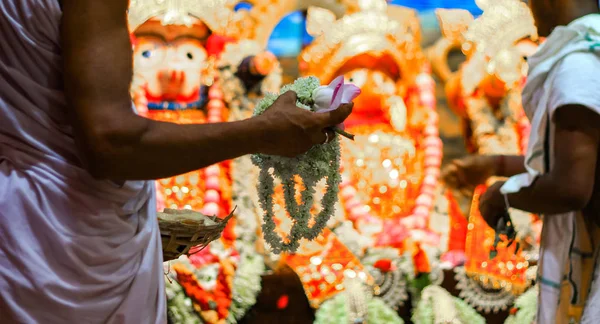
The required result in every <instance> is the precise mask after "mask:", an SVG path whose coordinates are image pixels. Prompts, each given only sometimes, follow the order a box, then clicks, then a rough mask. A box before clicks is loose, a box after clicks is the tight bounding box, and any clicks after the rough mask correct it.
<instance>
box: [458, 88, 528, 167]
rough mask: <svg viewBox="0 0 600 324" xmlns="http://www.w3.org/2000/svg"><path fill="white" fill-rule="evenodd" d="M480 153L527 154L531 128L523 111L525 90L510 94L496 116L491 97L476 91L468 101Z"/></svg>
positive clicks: (503, 101)
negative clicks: (523, 92)
mask: <svg viewBox="0 0 600 324" xmlns="http://www.w3.org/2000/svg"><path fill="white" fill-rule="evenodd" d="M465 106H466V110H467V115H468V116H469V119H470V123H471V127H472V130H473V137H474V140H475V142H476V145H477V146H478V153H479V154H507V155H510V154H523V153H524V152H525V151H526V150H527V141H528V138H529V131H530V125H529V121H528V120H527V116H526V115H525V113H524V111H523V106H522V103H521V91H520V90H518V89H515V90H511V91H509V92H508V93H507V94H506V96H505V97H504V98H502V100H501V102H500V107H499V110H498V112H497V114H496V112H495V110H494V108H493V107H492V106H491V104H490V103H489V101H488V100H487V98H486V97H485V96H484V95H483V94H482V93H480V91H476V92H475V93H474V94H473V95H471V96H470V97H468V98H467V99H466V100H465Z"/></svg>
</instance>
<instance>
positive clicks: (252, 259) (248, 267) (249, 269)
mask: <svg viewBox="0 0 600 324" xmlns="http://www.w3.org/2000/svg"><path fill="white" fill-rule="evenodd" d="M247 250H248V251H246V252H245V253H244V254H243V258H242V261H241V262H240V266H239V268H238V269H237V271H236V273H235V277H234V279H233V288H232V291H233V293H232V298H231V300H232V303H231V307H230V308H229V316H228V317H227V323H229V324H235V323H237V322H238V321H239V320H241V319H242V318H243V317H244V315H246V312H247V311H248V309H250V307H252V305H254V304H256V297H257V296H258V293H259V292H260V290H261V288H262V286H261V275H262V274H263V273H264V271H265V263H264V260H263V258H262V257H261V256H260V255H258V254H256V253H253V251H252V249H251V248H250V247H247Z"/></svg>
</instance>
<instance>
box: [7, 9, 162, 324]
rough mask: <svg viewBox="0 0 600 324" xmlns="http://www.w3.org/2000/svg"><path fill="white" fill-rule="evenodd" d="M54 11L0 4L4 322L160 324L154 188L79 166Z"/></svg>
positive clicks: (159, 264) (58, 15)
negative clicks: (95, 175)
mask: <svg viewBox="0 0 600 324" xmlns="http://www.w3.org/2000/svg"><path fill="white" fill-rule="evenodd" d="M61 16H62V13H61V10H60V7H59V4H58V2H57V0H1V1H0V322H2V323H3V324H4V323H44V324H46V323H50V324H52V323H134V324H141V323H144V324H147V323H165V322H166V310H165V292H164V281H163V280H164V278H163V269H162V252H161V241H160V232H159V229H158V224H157V220H156V215H155V199H154V186H153V184H152V183H151V182H143V181H139V182H126V183H125V184H123V185H117V184H115V183H113V182H110V181H99V180H95V179H93V178H92V177H91V176H90V175H89V174H88V173H87V172H86V171H85V170H84V169H83V168H82V166H81V162H80V159H79V158H78V154H77V151H76V150H75V143H74V140H73V135H72V132H71V129H70V126H69V123H68V118H67V111H66V103H65V97H64V93H63V85H62V83H63V81H62V58H61V55H60V53H61V49H60V42H59V25H60V21H61ZM82 36H83V37H84V36H85V35H82ZM98 73H102V71H98Z"/></svg>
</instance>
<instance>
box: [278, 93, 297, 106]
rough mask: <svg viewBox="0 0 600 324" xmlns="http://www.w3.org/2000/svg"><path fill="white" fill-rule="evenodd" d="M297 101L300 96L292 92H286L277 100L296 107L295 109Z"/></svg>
mask: <svg viewBox="0 0 600 324" xmlns="http://www.w3.org/2000/svg"><path fill="white" fill-rule="evenodd" d="M297 99H298V95H297V94H296V92H294V91H291V90H289V91H286V92H285V93H284V94H282V95H281V96H279V98H277V100H281V102H282V103H284V104H292V105H294V107H296V100H297Z"/></svg>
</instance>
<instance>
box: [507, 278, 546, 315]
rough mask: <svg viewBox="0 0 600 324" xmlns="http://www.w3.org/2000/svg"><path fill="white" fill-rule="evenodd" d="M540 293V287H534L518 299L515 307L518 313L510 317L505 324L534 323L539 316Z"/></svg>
mask: <svg viewBox="0 0 600 324" xmlns="http://www.w3.org/2000/svg"><path fill="white" fill-rule="evenodd" d="M538 291H539V290H538V286H534V287H533V288H531V289H529V290H527V291H526V292H525V293H524V294H523V295H521V296H520V297H519V298H517V300H516V301H515V306H514V308H516V309H517V312H516V313H515V314H514V315H510V316H509V317H508V318H507V319H506V321H505V322H504V324H528V323H533V321H534V320H535V316H536V314H537V307H538Z"/></svg>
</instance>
